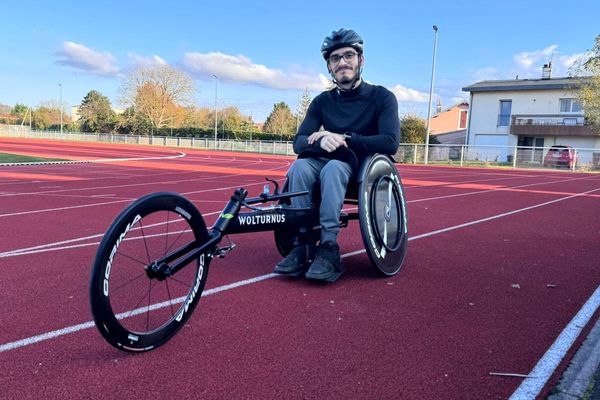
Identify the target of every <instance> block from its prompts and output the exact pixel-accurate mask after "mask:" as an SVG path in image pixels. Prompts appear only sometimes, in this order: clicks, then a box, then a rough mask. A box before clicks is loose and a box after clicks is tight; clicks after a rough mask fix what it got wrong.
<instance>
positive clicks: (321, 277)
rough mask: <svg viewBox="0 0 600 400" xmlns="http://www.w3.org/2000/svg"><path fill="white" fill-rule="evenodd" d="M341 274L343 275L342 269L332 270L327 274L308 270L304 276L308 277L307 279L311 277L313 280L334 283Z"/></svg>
mask: <svg viewBox="0 0 600 400" xmlns="http://www.w3.org/2000/svg"><path fill="white" fill-rule="evenodd" d="M340 275H342V271H332V272H329V273H327V274H310V273H308V272H307V273H306V275H304V276H305V277H306V279H310V280H313V281H324V282H330V283H333V282H335V281H336V280H337V279H338V278H339V277H340Z"/></svg>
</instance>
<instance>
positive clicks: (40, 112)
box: [32, 106, 60, 130]
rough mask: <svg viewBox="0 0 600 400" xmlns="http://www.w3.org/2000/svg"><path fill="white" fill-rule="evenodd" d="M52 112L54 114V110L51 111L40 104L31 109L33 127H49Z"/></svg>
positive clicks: (51, 123) (51, 122) (41, 128)
mask: <svg viewBox="0 0 600 400" xmlns="http://www.w3.org/2000/svg"><path fill="white" fill-rule="evenodd" d="M59 113H60V111H59ZM53 114H56V112H53V110H52V109H51V108H49V107H46V106H41V107H38V108H36V109H35V110H34V111H33V116H32V119H33V125H34V126H35V129H39V130H44V129H48V128H50V126H52V125H53V119H54V118H53ZM59 119H60V117H59ZM59 123H60V122H59Z"/></svg>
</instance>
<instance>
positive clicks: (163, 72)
mask: <svg viewBox="0 0 600 400" xmlns="http://www.w3.org/2000/svg"><path fill="white" fill-rule="evenodd" d="M195 91H196V87H195V84H194V81H193V79H192V78H191V77H190V76H189V75H188V74H186V73H185V72H182V71H179V70H177V69H175V68H173V67H171V66H169V65H166V64H163V65H157V66H151V67H145V66H140V67H138V68H137V69H136V70H134V71H132V72H131V73H129V74H128V75H127V76H125V78H124V80H123V83H122V85H121V88H120V99H119V100H120V102H121V103H122V104H123V105H124V106H125V107H133V109H134V110H135V112H136V113H139V114H140V115H142V116H143V117H145V118H147V119H148V120H149V121H150V122H151V124H152V126H153V127H154V128H161V127H164V126H167V125H168V124H169V122H170V121H171V119H173V118H174V117H175V114H176V110H177V108H178V107H186V106H191V105H192V104H193V103H194V93H195Z"/></svg>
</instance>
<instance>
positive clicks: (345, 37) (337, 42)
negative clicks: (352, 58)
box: [321, 28, 363, 60]
mask: <svg viewBox="0 0 600 400" xmlns="http://www.w3.org/2000/svg"><path fill="white" fill-rule="evenodd" d="M340 47H352V48H354V50H356V51H357V52H358V53H359V54H362V53H363V40H362V38H361V37H360V35H359V34H358V33H356V32H354V31H353V30H352V29H344V28H341V29H339V30H337V31H333V32H331V35H329V36H327V37H326V38H325V39H324V40H323V44H322V45H321V54H322V55H323V58H324V59H325V60H327V59H328V58H329V55H330V54H331V52H333V51H334V50H337V49H339V48H340Z"/></svg>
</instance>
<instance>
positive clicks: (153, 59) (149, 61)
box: [127, 53, 167, 67]
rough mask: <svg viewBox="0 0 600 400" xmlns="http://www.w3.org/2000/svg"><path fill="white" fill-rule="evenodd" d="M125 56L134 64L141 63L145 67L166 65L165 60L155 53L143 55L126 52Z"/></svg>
mask: <svg viewBox="0 0 600 400" xmlns="http://www.w3.org/2000/svg"><path fill="white" fill-rule="evenodd" d="M127 56H128V57H129V59H130V60H131V62H132V63H134V64H136V65H142V66H145V67H151V66H157V65H167V62H166V61H165V60H163V59H162V58H160V57H159V56H157V55H153V56H150V57H144V56H142V55H139V54H136V53H128V54H127Z"/></svg>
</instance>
